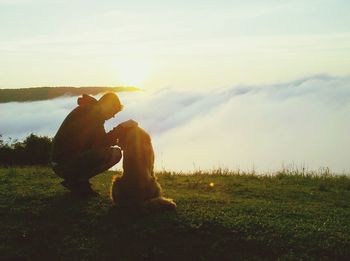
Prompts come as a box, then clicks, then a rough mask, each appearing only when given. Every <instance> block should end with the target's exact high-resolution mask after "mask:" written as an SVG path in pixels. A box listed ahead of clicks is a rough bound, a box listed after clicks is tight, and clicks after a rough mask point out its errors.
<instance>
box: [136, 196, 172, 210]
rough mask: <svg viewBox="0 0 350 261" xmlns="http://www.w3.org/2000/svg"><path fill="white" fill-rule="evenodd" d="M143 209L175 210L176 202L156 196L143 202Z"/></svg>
mask: <svg viewBox="0 0 350 261" xmlns="http://www.w3.org/2000/svg"><path fill="white" fill-rule="evenodd" d="M142 207H143V209H144V210H146V211H151V212H152V211H157V210H175V209H176V203H175V202H174V201H173V200H172V199H170V198H163V197H157V198H152V199H150V200H147V201H146V202H144V203H143V206H142Z"/></svg>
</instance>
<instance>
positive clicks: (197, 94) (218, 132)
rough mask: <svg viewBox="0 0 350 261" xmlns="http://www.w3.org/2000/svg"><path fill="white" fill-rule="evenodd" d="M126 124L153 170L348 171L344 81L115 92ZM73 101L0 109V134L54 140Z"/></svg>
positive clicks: (348, 100) (347, 82) (348, 88)
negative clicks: (148, 153)
mask: <svg viewBox="0 0 350 261" xmlns="http://www.w3.org/2000/svg"><path fill="white" fill-rule="evenodd" d="M120 97H121V100H122V102H123V103H124V104H125V110H124V111H123V112H121V113H120V115H118V116H117V117H116V118H115V119H112V120H110V121H109V122H107V123H106V130H109V129H111V128H112V127H113V126H115V125H116V124H118V123H119V122H121V121H124V120H127V119H130V118H132V119H135V120H137V121H138V122H139V123H140V125H141V126H142V127H144V128H145V129H146V130H147V131H148V132H150V133H151V135H152V137H153V144H154V148H155V151H156V157H157V159H156V167H157V168H158V169H161V168H165V169H171V170H182V171H188V170H194V169H197V168H200V169H212V168H216V167H224V168H225V167H227V168H231V169H236V168H240V169H244V170H251V169H252V168H254V169H255V170H257V171H273V170H276V169H280V168H281V166H282V164H284V165H289V164H295V165H296V166H299V167H301V166H305V167H306V168H308V169H318V168H320V167H329V168H330V169H331V170H332V171H335V172H338V173H342V172H347V173H349V171H350V160H349V155H350V138H349V134H350V117H349V115H350V77H331V76H325V75H319V76H314V77H309V78H304V79H301V80H297V81H293V82H288V83H282V84H275V85H266V86H234V87H225V88H219V89H215V90H210V91H184V90H177V89H173V88H166V89H162V90H159V91H157V92H152V93H147V92H141V93H121V94H120ZM75 104H76V97H62V98H58V99H55V100H50V101H41V102H31V103H6V104H0V119H1V121H0V133H2V134H3V135H4V137H5V138H6V137H13V138H23V137H25V136H26V135H28V134H29V133H31V132H33V133H36V134H42V135H49V136H53V135H54V134H55V132H56V130H57V129H58V127H59V125H60V123H61V122H62V120H63V119H64V117H65V116H66V115H67V114H68V113H69V111H70V110H71V109H73V108H74V106H75Z"/></svg>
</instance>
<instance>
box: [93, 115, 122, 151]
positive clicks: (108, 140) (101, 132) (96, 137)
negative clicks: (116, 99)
mask: <svg viewBox="0 0 350 261" xmlns="http://www.w3.org/2000/svg"><path fill="white" fill-rule="evenodd" d="M90 124H91V125H90V126H91V129H92V133H91V140H92V143H91V148H100V147H109V146H114V145H116V144H117V138H116V136H115V134H114V132H113V130H112V131H110V132H108V133H106V131H105V128H104V126H103V125H104V120H102V119H101V118H100V117H99V115H94V117H93V120H92V122H90Z"/></svg>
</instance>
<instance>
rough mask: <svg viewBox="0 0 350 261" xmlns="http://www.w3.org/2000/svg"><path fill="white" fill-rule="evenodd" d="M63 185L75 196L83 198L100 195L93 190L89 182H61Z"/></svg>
mask: <svg viewBox="0 0 350 261" xmlns="http://www.w3.org/2000/svg"><path fill="white" fill-rule="evenodd" d="M61 185H62V186H64V187H65V188H67V189H68V190H70V191H71V192H72V193H73V194H74V195H76V196H81V197H96V196H99V194H98V193H97V192H96V191H94V190H93V189H92V188H91V184H90V182H89V181H74V182H72V181H67V180H64V181H62V182H61Z"/></svg>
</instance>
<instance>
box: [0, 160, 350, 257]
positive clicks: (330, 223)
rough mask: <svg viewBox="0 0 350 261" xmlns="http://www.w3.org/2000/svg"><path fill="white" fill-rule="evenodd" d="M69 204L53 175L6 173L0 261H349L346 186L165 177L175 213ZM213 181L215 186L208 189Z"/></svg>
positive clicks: (107, 177)
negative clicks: (129, 210)
mask: <svg viewBox="0 0 350 261" xmlns="http://www.w3.org/2000/svg"><path fill="white" fill-rule="evenodd" d="M114 174H115V172H106V173H104V174H101V175H100V176H98V177H96V178H94V179H92V183H93V184H94V187H95V189H96V190H97V191H99V192H100V197H97V198H91V199H78V198H74V197H72V196H71V195H70V194H69V193H68V192H67V191H66V190H65V189H64V188H63V187H61V186H60V185H59V182H60V181H61V180H60V179H59V178H58V177H56V176H55V175H54V174H53V172H52V171H51V170H50V169H47V168H39V167H27V168H0V219H1V222H0V242H1V243H0V259H9V260H12V259H14V258H18V259H21V258H23V259H29V260H58V259H59V260H241V259H244V260H262V259H266V260H276V259H280V260H295V259H302V260H319V259H325V260H327V259H328V260H342V259H344V260H345V259H347V258H350V179H349V178H347V177H344V176H342V177H334V176H332V175H328V174H325V175H321V176H313V175H307V174H305V175H301V174H298V173H296V174H295V173H294V174H293V175H292V174H290V173H283V172H282V173H279V174H278V175H276V176H256V175H244V174H238V173H236V174H234V175H224V174H225V173H223V172H221V171H217V172H212V173H197V174H194V175H174V174H172V173H159V174H158V177H159V181H160V183H161V184H162V186H163V188H164V194H165V196H167V197H170V198H173V199H174V200H175V201H176V203H177V204H178V209H177V211H176V212H163V213H157V214H152V215H135V214H130V213H129V214H128V213H125V212H122V211H116V210H113V208H112V205H111V202H110V200H109V197H108V190H109V186H110V182H111V177H112V175H114ZM211 183H212V184H211Z"/></svg>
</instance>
